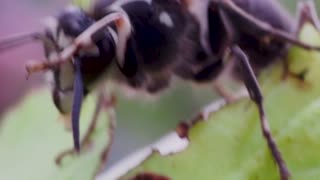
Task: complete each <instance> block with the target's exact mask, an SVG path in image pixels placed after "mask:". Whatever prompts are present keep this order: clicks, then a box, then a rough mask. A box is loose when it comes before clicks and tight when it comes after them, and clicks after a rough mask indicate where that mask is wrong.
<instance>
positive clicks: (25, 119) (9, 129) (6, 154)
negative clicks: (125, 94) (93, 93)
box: [0, 90, 111, 180]
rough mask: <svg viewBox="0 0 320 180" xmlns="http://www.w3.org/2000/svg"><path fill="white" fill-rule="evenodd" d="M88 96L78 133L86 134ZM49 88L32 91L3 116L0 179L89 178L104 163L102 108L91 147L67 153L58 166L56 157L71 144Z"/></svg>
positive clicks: (91, 102)
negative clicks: (72, 153)
mask: <svg viewBox="0 0 320 180" xmlns="http://www.w3.org/2000/svg"><path fill="white" fill-rule="evenodd" d="M95 103H96V101H95V98H92V97H88V99H87V100H86V102H85V103H84V106H83V112H82V113H81V132H82V135H83V134H84V133H85V131H86V129H87V127H88V125H89V122H90V120H91V119H92V115H93V112H94V107H95ZM58 117H59V113H58V112H57V111H56V108H55V107H54V106H53V103H52V99H51V95H50V94H49V91H48V90H37V91H33V92H31V93H30V94H29V95H28V96H27V98H26V99H25V100H24V101H23V102H22V103H21V104H20V105H18V106H16V107H15V108H14V109H12V111H11V112H9V113H8V114H7V116H6V117H5V118H4V120H5V121H4V123H3V124H2V127H1V132H0V147H1V148H0V179H6V180H19V179H26V180H29V179H30V180H31V179H32V180H44V179H46V180H50V179H52V180H57V179H59V180H67V179H68V180H72V179H76V180H81V179H83V180H88V179H93V177H95V175H96V173H97V172H98V171H99V170H100V168H101V165H102V164H104V161H105V160H104V159H103V158H102V156H103V155H104V153H105V152H106V151H107V150H108V148H109V145H110V144H109V142H110V135H109V133H111V132H110V131H109V129H110V128H111V127H110V123H109V118H108V113H107V112H106V111H101V113H100V115H99V119H98V122H97V123H98V124H97V126H96V127H97V128H96V129H95V131H94V133H93V135H92V136H91V137H90V147H89V148H88V149H83V152H82V153H81V154H80V155H69V156H67V157H65V158H64V159H63V161H62V165H61V166H57V165H56V164H55V158H56V156H57V155H58V154H59V153H61V152H62V151H64V150H67V149H68V148H72V147H73V142H72V134H71V132H70V131H67V130H65V128H64V125H63V123H62V122H61V121H59V120H58Z"/></svg>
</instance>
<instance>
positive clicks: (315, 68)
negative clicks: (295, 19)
mask: <svg viewBox="0 0 320 180" xmlns="http://www.w3.org/2000/svg"><path fill="white" fill-rule="evenodd" d="M301 38H302V39H303V40H304V41H306V42H308V43H312V44H317V45H320V34H319V33H318V32H316V31H315V30H314V28H313V27H312V26H311V25H306V26H305V27H304V28H303V31H302V32H301ZM289 58H290V59H289V61H290V70H292V71H293V72H294V73H301V71H304V70H305V69H306V68H307V71H306V76H305V82H304V83H302V82H300V81H298V80H297V79H295V78H293V77H288V79H286V80H282V79H281V77H282V66H281V63H279V64H276V65H274V66H272V67H270V68H268V69H266V70H265V71H264V72H263V73H262V74H261V76H260V83H261V85H262V89H263V94H264V97H265V102H264V104H265V107H266V112H267V117H268V119H269V121H270V124H271V129H272V134H273V137H274V138H275V139H276V142H277V144H278V145H279V148H280V151H281V152H282V154H283V156H284V159H285V161H286V163H287V165H288V167H289V169H290V171H291V173H292V179H308V180H311V179H319V177H320V153H319V149H320V141H319V137H320V121H319V119H320V83H319V82H320V81H319V79H320V71H319V69H320V53H318V52H306V51H304V50H302V49H300V48H292V49H291V50H290V54H289ZM188 138H189V145H188V147H187V148H186V149H185V150H184V151H182V152H179V153H175V154H170V155H167V156H163V155H160V154H159V153H158V152H157V151H155V152H153V153H152V155H150V156H149V157H148V158H147V159H146V160H145V161H143V162H142V163H141V164H140V165H138V166H137V167H135V168H134V169H132V170H131V171H129V172H128V173H127V174H126V175H125V176H123V177H122V179H130V178H132V177H137V174H140V173H142V174H145V173H148V174H150V173H154V174H157V175H162V176H165V177H169V178H171V179H175V180H184V179H244V180H247V179H255V180H256V179H266V180H272V179H279V173H278V171H277V167H276V164H275V163H274V161H273V158H272V157H271V154H270V152H269V149H268V147H267V145H266V141H265V140H264V139H263V136H262V133H261V130H260V123H259V118H258V112H257V108H256V106H255V105H254V104H253V103H252V102H251V101H250V100H249V99H248V98H243V99H241V100H239V101H238V102H236V103H233V104H229V105H226V106H224V107H222V108H221V109H220V110H218V111H216V112H214V113H212V114H211V115H210V117H209V119H208V120H207V121H204V120H201V119H197V121H195V122H194V124H193V125H192V127H191V128H190V129H189V130H188Z"/></svg>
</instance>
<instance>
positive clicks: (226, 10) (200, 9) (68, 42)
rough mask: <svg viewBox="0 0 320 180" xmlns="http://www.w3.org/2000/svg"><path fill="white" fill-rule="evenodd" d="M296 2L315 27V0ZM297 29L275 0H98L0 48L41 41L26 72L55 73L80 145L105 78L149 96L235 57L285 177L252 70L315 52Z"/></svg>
mask: <svg viewBox="0 0 320 180" xmlns="http://www.w3.org/2000/svg"><path fill="white" fill-rule="evenodd" d="M301 7H302V8H301V13H300V15H301V17H304V18H301V19H304V20H306V19H310V20H314V21H312V22H313V23H314V24H315V25H316V26H317V27H319V25H318V24H317V21H316V15H315V13H314V12H315V11H314V10H313V7H312V3H304V4H303V5H301ZM295 28H296V23H295V21H294V20H292V18H291V17H290V16H289V15H288V14H287V12H286V11H285V10H284V9H282V8H281V7H280V6H279V4H278V2H277V1H276V0H101V1H99V2H98V3H97V4H95V5H94V6H93V8H92V9H91V10H90V11H84V10H83V9H80V8H78V7H74V6H72V7H68V8H66V9H65V10H63V11H62V12H61V13H60V14H58V15H57V16H55V17H52V18H51V19H50V20H48V21H47V26H46V29H45V31H44V32H36V33H32V34H27V35H24V36H18V37H14V38H9V39H5V40H3V41H1V42H0V51H3V50H6V49H8V48H10V47H13V46H16V45H17V44H23V43H25V42H27V41H28V40H40V41H42V43H43V46H44V49H45V55H46V60H45V61H43V62H41V63H34V64H28V65H27V71H28V73H34V72H38V71H45V70H49V71H50V72H51V73H52V74H53V77H54V78H53V79H54V84H53V88H52V96H53V100H54V103H55V105H56V107H57V108H58V110H59V111H60V112H61V113H63V114H65V113H70V112H72V131H73V138H74V147H75V149H76V150H78V151H79V150H80V140H79V113H80V109H81V103H82V100H83V98H84V97H85V96H86V95H87V94H88V93H90V92H91V91H92V90H93V89H94V88H95V87H96V85H97V84H100V83H101V82H103V81H104V80H105V79H112V80H114V81H115V82H117V83H121V84H124V85H126V86H128V87H130V88H132V89H135V90H138V91H144V92H147V93H151V94H154V93H158V92H160V91H161V90H163V89H165V88H167V87H169V86H170V84H171V82H172V78H176V77H177V78H181V79H184V80H188V81H192V82H196V83H205V82H207V83H213V82H215V81H216V80H217V79H218V77H219V75H220V73H221V72H222V71H223V70H224V69H225V68H226V66H228V65H227V64H229V62H238V63H237V65H238V66H236V67H238V68H239V69H240V70H241V71H240V72H241V78H240V79H242V80H243V82H244V84H245V86H246V88H247V90H248V92H249V95H250V98H251V99H252V100H253V101H254V102H255V104H256V105H257V107H258V110H259V114H260V120H261V129H262V132H263V136H264V137H265V139H266V141H267V144H268V146H269V148H270V151H271V153H272V155H273V157H274V159H275V161H276V163H277V165H278V168H279V172H280V176H281V179H283V180H284V179H288V178H289V176H290V173H289V170H288V169H287V167H286V164H285V162H284V160H283V159H282V156H281V153H280V151H279V149H278V148H277V145H276V143H275V141H274V140H273V138H272V135H271V133H270V129H269V125H268V121H267V118H266V116H265V112H264V107H263V96H262V94H261V90H260V88H259V85H258V82H257V80H256V77H255V73H254V70H255V71H256V72H258V71H259V69H261V68H264V67H265V66H266V65H268V64H270V63H272V62H274V61H275V60H276V59H277V58H278V57H280V56H284V55H285V54H286V50H287V47H288V44H292V45H296V46H299V47H301V48H304V49H308V50H320V47H314V46H311V45H308V44H304V43H302V42H300V41H299V40H297V39H296V38H295ZM19 42H21V43H19ZM250 64H252V65H253V68H252V66H251V65H250ZM220 86H221V85H217V86H216V87H218V89H221V88H219V87H220ZM221 93H222V94H224V93H223V91H221ZM225 96H226V95H225Z"/></svg>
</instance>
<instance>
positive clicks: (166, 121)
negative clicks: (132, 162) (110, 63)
mask: <svg viewBox="0 0 320 180" xmlns="http://www.w3.org/2000/svg"><path fill="white" fill-rule="evenodd" d="M279 1H280V2H281V3H284V5H285V6H286V7H287V8H288V9H289V10H290V12H291V13H292V14H293V15H294V14H295V9H296V8H295V6H296V3H297V0H279ZM68 3H69V1H66V0H56V1H49V0H47V1H44V0H1V1H0V22H1V23H0V24H1V28H0V37H5V36H7V35H10V34H13V33H19V32H28V31H33V30H37V29H40V28H41V27H42V26H41V24H40V20H41V19H43V18H44V17H46V16H49V15H52V14H56V13H58V12H59V10H60V9H62V8H63V7H64V6H66V5H67V4H68ZM316 4H317V7H318V10H319V8H320V1H319V0H316ZM42 56H43V54H42V48H41V46H40V45H39V44H34V45H28V46H24V47H21V48H18V49H17V50H15V51H10V52H6V53H2V54H0V73H2V74H0V83H1V84H2V85H3V88H1V90H0V113H1V112H2V113H3V112H5V111H6V110H7V109H8V107H12V106H13V105H14V103H15V102H17V101H19V100H20V98H21V97H23V93H24V92H26V91H27V90H28V89H29V88H31V87H34V86H39V85H42V84H43V78H42V75H37V76H32V77H31V80H29V81H26V80H25V72H24V63H25V62H26V60H28V59H35V58H39V59H41V57H42ZM118 97H119V101H118V106H117V109H116V114H117V129H116V134H115V142H114V145H113V147H112V150H111V155H110V161H109V165H110V164H112V163H114V162H115V161H117V160H119V159H121V158H123V157H124V156H125V155H127V154H128V153H130V152H133V151H136V150H137V149H139V148H141V147H143V146H144V145H147V144H149V143H151V142H153V141H155V140H157V139H159V137H161V136H162V135H164V134H166V133H167V132H169V131H171V130H172V129H174V128H175V127H176V125H177V124H178V123H179V122H180V121H183V120H187V119H190V117H192V116H193V115H195V114H196V113H197V112H198V111H199V110H200V109H201V108H202V107H203V106H205V105H206V104H208V103H210V102H212V101H213V100H214V99H215V98H216V94H215V93H214V92H213V91H212V89H211V87H200V88H195V86H193V85H191V84H181V85H180V84H179V85H178V86H177V87H176V88H173V89H172V90H171V91H168V92H166V93H164V94H163V96H161V97H157V98H155V99H153V100H151V101H150V100H149V101H145V100H144V98H136V99H128V98H125V97H123V96H122V95H121V94H119V95H118ZM142 99H143V100H142ZM48 103H52V102H48ZM209 141H210V140H208V142H209Z"/></svg>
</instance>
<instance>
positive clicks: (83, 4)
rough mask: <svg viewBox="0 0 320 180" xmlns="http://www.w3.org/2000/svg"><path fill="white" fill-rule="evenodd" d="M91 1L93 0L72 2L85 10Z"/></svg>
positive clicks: (74, 0)
mask: <svg viewBox="0 0 320 180" xmlns="http://www.w3.org/2000/svg"><path fill="white" fill-rule="evenodd" d="M93 2H94V1H90V0H73V4H75V5H76V6H78V7H81V8H82V9H85V10H88V9H89V8H90V7H91V5H92V4H91V3H93Z"/></svg>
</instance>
